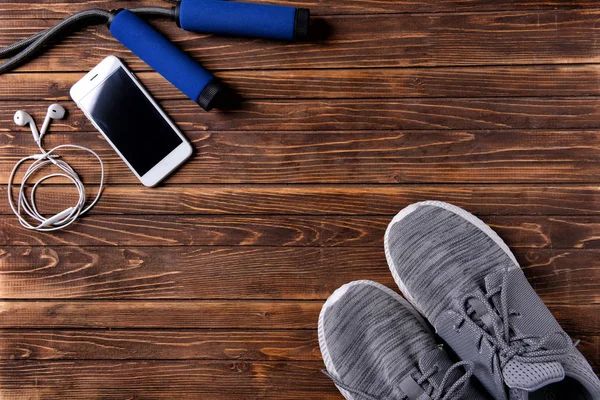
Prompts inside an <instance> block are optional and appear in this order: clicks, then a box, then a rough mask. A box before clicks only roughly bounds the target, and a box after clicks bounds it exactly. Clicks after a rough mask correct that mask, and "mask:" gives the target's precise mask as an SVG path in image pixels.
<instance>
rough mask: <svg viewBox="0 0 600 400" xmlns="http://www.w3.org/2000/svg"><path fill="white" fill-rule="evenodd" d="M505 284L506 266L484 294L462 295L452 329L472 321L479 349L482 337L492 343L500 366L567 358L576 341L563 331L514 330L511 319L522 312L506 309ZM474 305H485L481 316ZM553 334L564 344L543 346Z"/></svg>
mask: <svg viewBox="0 0 600 400" xmlns="http://www.w3.org/2000/svg"><path fill="white" fill-rule="evenodd" d="M507 287H508V269H505V271H504V274H503V277H502V283H501V284H500V286H498V287H496V288H494V289H492V290H490V291H489V292H487V293H481V292H476V293H471V294H468V295H466V296H464V297H463V298H462V301H461V303H460V304H461V306H462V308H461V316H462V317H463V319H462V320H461V321H460V322H458V323H457V324H456V325H455V326H454V329H456V330H457V331H460V328H461V326H462V325H463V324H464V323H465V321H471V322H473V324H472V325H473V326H475V327H477V328H478V329H479V332H480V334H481V336H480V338H479V343H478V350H479V351H480V352H481V347H482V345H483V340H484V339H486V340H487V341H488V342H489V343H491V344H492V345H493V346H494V348H495V350H496V353H497V354H498V356H499V359H500V367H504V366H505V365H506V363H508V362H509V361H510V360H512V359H514V360H516V361H520V362H524V363H537V362H552V361H560V360H562V359H563V358H564V357H566V356H567V355H568V354H569V353H570V352H571V351H572V348H573V347H574V346H576V345H577V343H575V344H573V342H572V341H571V338H570V337H569V336H568V335H567V334H566V333H565V332H563V331H554V332H549V333H547V334H546V335H544V336H535V335H524V334H519V333H516V332H517V331H516V330H515V329H514V328H513V326H512V323H511V318H515V317H520V316H521V314H520V313H519V312H518V311H516V310H512V309H509V308H508V294H507V289H506V288H507ZM495 296H499V303H495V302H494V301H493V298H494V297H495ZM477 304H479V305H483V306H484V307H485V313H484V315H483V316H481V315H478V314H479V312H478V310H477V309H476V308H480V307H478V306H477ZM555 336H560V337H563V338H564V343H565V344H564V345H563V346H560V347H557V348H551V349H548V348H545V346H546V345H547V344H548V343H549V342H550V340H551V339H552V338H554V337H555ZM493 354H494V353H492V355H491V358H492V360H493ZM492 360H490V363H491V362H492Z"/></svg>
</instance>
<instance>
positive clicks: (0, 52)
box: [0, 0, 176, 75]
mask: <svg viewBox="0 0 600 400" xmlns="http://www.w3.org/2000/svg"><path fill="white" fill-rule="evenodd" d="M165 1H167V2H169V3H176V1H175V0H165ZM130 11H131V12H134V13H136V14H138V15H144V16H156V17H167V18H172V17H173V16H174V9H173V8H163V7H138V8H132V9H131V10H130ZM112 15H113V14H112V13H111V12H110V11H107V10H101V9H91V10H85V11H80V12H78V13H75V14H73V15H71V16H70V17H67V18H65V19H63V20H62V21H61V22H59V23H58V24H56V25H55V26H53V27H52V28H48V29H46V30H45V31H42V32H38V33H36V34H35V35H32V36H30V37H28V38H26V39H23V40H20V41H18V42H16V43H13V44H11V45H10V46H7V47H4V48H2V49H0V58H6V57H10V56H13V55H14V54H16V55H15V56H14V57H12V58H10V59H8V60H6V61H5V62H3V63H1V64H0V75H2V74H4V73H6V72H9V71H11V70H13V69H15V68H17V67H19V66H20V65H22V64H24V63H25V62H27V61H28V60H30V59H31V58H33V57H34V56H35V55H36V53H38V52H39V51H40V50H41V49H42V48H43V47H44V45H46V44H47V43H48V42H49V41H51V40H52V39H54V38H55V37H56V36H58V35H59V34H61V33H64V32H65V31H67V30H68V29H72V28H74V27H76V26H80V24H82V23H83V22H85V23H86V25H92V24H102V23H108V22H109V21H110V19H111V18H112Z"/></svg>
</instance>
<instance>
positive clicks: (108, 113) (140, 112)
mask: <svg viewBox="0 0 600 400" xmlns="http://www.w3.org/2000/svg"><path fill="white" fill-rule="evenodd" d="M71 98H72V99H73V101H75V103H76V104H77V106H78V107H79V108H80V109H81V110H82V111H83V113H84V114H85V116H86V117H87V118H88V119H89V120H90V121H91V122H92V124H93V125H94V126H95V127H96V129H98V130H99V131H100V133H102V135H103V136H104V137H105V138H106V140H107V141H108V142H109V143H110V144H111V146H112V147H113V149H115V151H116V152H117V153H118V154H119V155H120V156H121V158H122V159H123V161H125V163H126V164H127V165H128V166H129V168H130V169H131V170H132V171H133V173H134V174H135V176H137V177H138V179H139V180H140V181H141V182H142V183H143V184H144V185H145V186H155V185H156V184H158V183H159V182H160V181H162V180H163V179H164V178H166V177H167V176H168V175H169V174H170V173H171V172H173V171H174V170H175V169H176V168H177V167H178V166H180V165H181V164H182V163H183V162H184V161H185V160H187V159H188V158H189V157H190V156H191V155H192V146H191V145H190V143H189V142H188V141H187V140H186V138H185V137H184V136H183V134H182V133H181V132H180V131H179V129H177V126H175V124H174V123H173V122H172V121H171V120H170V119H169V117H168V116H167V114H165V112H164V111H163V110H162V109H161V108H160V107H159V105H158V104H157V103H156V101H154V99H153V98H152V97H151V96H150V94H149V93H148V92H147V91H146V89H145V88H144V87H143V86H142V85H141V84H140V82H139V81H138V80H137V78H136V77H135V76H134V75H133V73H132V72H131V71H129V70H128V69H127V67H126V66H125V65H124V64H123V63H122V62H121V60H119V59H118V58H117V57H114V56H110V57H107V58H106V59H104V60H103V61H102V62H101V63H100V64H98V65H97V66H96V67H95V68H94V69H92V70H91V71H90V72H89V73H88V74H87V75H86V76H84V77H83V78H82V79H81V80H80V81H79V82H77V83H76V84H75V85H74V86H73V87H72V88H71Z"/></svg>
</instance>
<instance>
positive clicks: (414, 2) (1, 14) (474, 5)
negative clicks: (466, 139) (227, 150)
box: [0, 0, 598, 19]
mask: <svg viewBox="0 0 600 400" xmlns="http://www.w3.org/2000/svg"><path fill="white" fill-rule="evenodd" d="M253 2H254V3H266V4H280V5H289V6H293V7H306V8H310V10H311V13H312V14H313V15H331V14H395V13H417V12H423V13H434V12H459V11H460V12H464V11H473V10H479V11H496V10H524V11H526V10H531V11H537V10H556V9H560V10H571V9H576V10H577V9H585V8H588V9H589V8H594V7H597V6H598V4H597V3H596V2H595V1H594V0H577V1H575V0H573V1H563V0H551V1H548V0H497V1H494V2H490V1H487V0H438V1H436V2H429V1H427V0H410V1H409V0H385V1H381V0H352V1H345V2H340V1H335V0H253ZM24 4H26V7H27V18H43V19H53V18H66V17H68V16H69V15H71V14H72V13H75V12H77V11H81V10H85V9H88V8H107V9H118V8H128V7H129V8H131V7H138V6H141V5H144V6H146V5H153V6H159V7H168V4H166V3H165V2H164V1H160V0H145V1H143V2H139V1H131V0H129V1H127V0H118V1H111V2H107V1H103V0H80V1H74V0H63V1H61V3H60V4H59V5H60V6H57V5H56V4H55V3H51V2H50V3H49V0H42V1H39V0H24V1H23V0H8V1H4V2H2V3H0V19H20V18H23V7H24Z"/></svg>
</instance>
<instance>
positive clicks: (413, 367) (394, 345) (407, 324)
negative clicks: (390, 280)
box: [319, 281, 487, 400]
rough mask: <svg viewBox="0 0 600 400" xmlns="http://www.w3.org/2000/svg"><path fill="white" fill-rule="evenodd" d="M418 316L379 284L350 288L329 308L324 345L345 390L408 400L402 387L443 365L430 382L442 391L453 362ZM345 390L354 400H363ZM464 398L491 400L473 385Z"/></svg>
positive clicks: (329, 303)
mask: <svg viewBox="0 0 600 400" xmlns="http://www.w3.org/2000/svg"><path fill="white" fill-rule="evenodd" d="M334 299H336V300H335V301H333V300H334ZM417 315H418V314H417V313H416V311H415V310H414V309H413V308H412V307H410V305H408V303H406V302H404V301H402V300H401V299H400V295H398V294H394V293H393V292H391V291H390V290H389V289H387V288H385V287H384V286H382V285H379V284H377V283H375V282H371V281H358V282H352V283H350V284H347V285H344V286H343V287H342V288H340V289H338V291H336V292H335V293H334V294H333V295H332V296H331V298H330V300H328V301H327V303H326V304H325V305H324V307H323V310H322V313H321V320H322V321H321V322H320V324H319V344H320V346H321V352H322V353H323V356H324V359H325V363H326V365H327V367H328V371H329V373H330V374H331V375H332V376H333V377H335V378H336V379H337V380H339V381H340V382H342V383H343V384H344V385H345V386H349V387H352V388H354V389H356V390H359V391H361V392H364V393H367V394H369V395H371V396H372V397H374V398H377V399H390V400H392V399H402V398H405V394H404V393H403V392H402V391H401V389H400V387H401V383H402V382H403V381H404V382H405V384H406V385H407V382H406V378H407V377H408V378H409V379H410V375H411V374H414V373H416V374H421V373H422V372H423V371H422V370H421V369H420V368H419V366H420V367H421V368H424V369H429V368H430V367H432V366H433V365H434V364H437V365H438V367H439V371H438V372H437V373H435V374H434V375H433V376H432V378H431V381H430V382H428V384H430V385H433V386H434V387H436V385H439V383H440V382H441V380H442V377H443V375H444V373H445V372H446V370H447V369H448V367H450V366H451V365H452V364H453V363H452V362H451V361H450V359H449V358H448V356H447V355H446V353H445V352H444V351H443V350H441V349H440V348H439V347H438V344H437V343H436V341H435V340H434V337H433V335H432V333H431V331H430V330H429V328H427V327H426V326H424V321H423V320H421V321H419V320H418V318H417ZM328 364H329V365H328ZM460 375H461V374H458V373H457V376H452V377H453V378H455V379H456V378H459V377H460ZM406 387H408V386H406ZM411 387H413V386H411ZM413 388H414V387H413ZM340 391H341V392H342V394H344V395H345V396H346V397H347V398H348V399H354V400H362V399H360V398H358V397H356V396H355V395H350V394H349V393H347V392H345V391H344V390H340ZM424 398H425V397H424ZM464 398H465V399H467V398H468V399H485V398H487V396H485V397H484V396H482V395H480V394H478V392H477V391H476V390H475V389H474V388H472V387H470V385H469V387H467V394H466V395H465V397H464Z"/></svg>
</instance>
